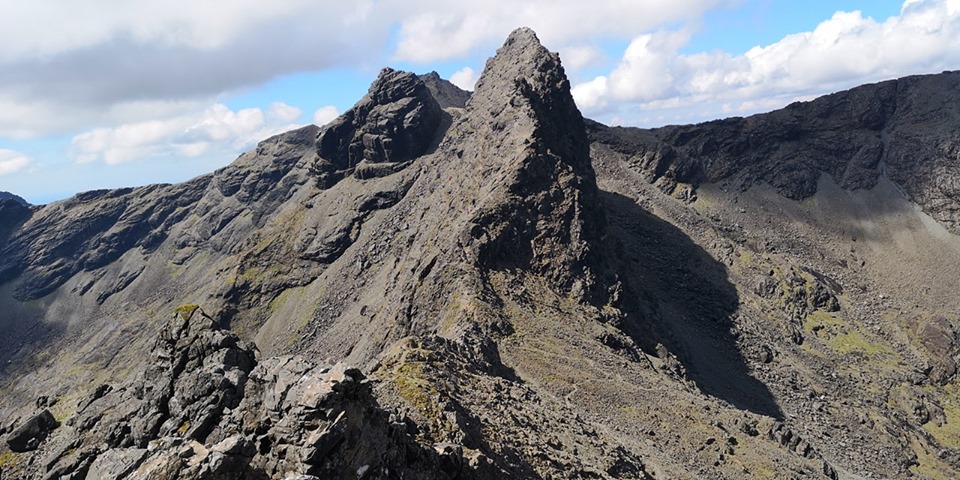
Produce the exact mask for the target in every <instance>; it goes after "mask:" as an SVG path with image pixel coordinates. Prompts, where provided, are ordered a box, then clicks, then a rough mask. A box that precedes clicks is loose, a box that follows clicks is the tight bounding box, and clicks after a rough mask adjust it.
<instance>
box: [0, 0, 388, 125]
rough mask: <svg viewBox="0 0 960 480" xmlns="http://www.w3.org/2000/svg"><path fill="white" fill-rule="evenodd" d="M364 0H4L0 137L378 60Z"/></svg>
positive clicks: (378, 41)
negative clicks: (50, 0)
mask: <svg viewBox="0 0 960 480" xmlns="http://www.w3.org/2000/svg"><path fill="white" fill-rule="evenodd" d="M373 3H374V0H358V1H354V2H322V4H320V5H318V4H317V3H316V2H311V1H307V0H276V1H272V2H267V3H264V2H261V1H253V0H230V1H227V0H211V1H208V2H207V1H205V2H200V3H197V2H193V1H187V0H164V1H159V0H146V1H140V2H120V3H118V2H115V1H112V0H91V1H89V2H65V3H63V4H57V5H56V7H55V8H52V7H51V6H50V5H49V4H47V3H45V2H6V4H5V6H4V14H3V15H2V16H0V135H2V136H6V137H16V138H28V137H36V136H43V135H51V134H60V133H65V132H70V131H75V130H78V129H81V128H89V127H90V125H96V124H121V123H127V122H136V121H145V120H148V119H152V118H163V117H164V116H169V115H173V114H175V113H183V112H162V111H161V112H155V113H151V111H150V110H149V109H137V108H136V106H137V105H142V104H164V105H170V104H175V103H201V104H210V103H212V102H213V101H215V99H216V98H217V97H219V96H222V95H223V94H225V93H226V94H228V93H229V92H231V91H236V90H238V89H243V88H248V87H251V86H256V85H259V84H262V83H264V82H266V81H269V80H270V79H273V78H276V77H277V76H280V75H284V74H289V73H294V72H303V71H316V70H323V69H326V68H333V67H339V66H345V65H351V66H357V65H360V66H363V65H379V63H380V62H381V60H380V57H381V53H380V51H381V50H382V49H383V48H384V46H385V45H386V44H387V39H388V36H389V35H390V22H391V21H393V20H392V18H393V17H392V16H391V15H389V14H381V15H372V14H371V6H372V5H373ZM386 12H387V13H389V9H388V10H387V11H386ZM41 23H42V25H43V26H44V28H43V29H42V33H41V32H40V31H38V30H37V26H38V25H39V24H41ZM357 32H362V34H358V33H357ZM193 107H194V108H195V107H196V105H193ZM134 113H139V115H133V114H134ZM124 114H125V115H124ZM24 120H25V121H24Z"/></svg>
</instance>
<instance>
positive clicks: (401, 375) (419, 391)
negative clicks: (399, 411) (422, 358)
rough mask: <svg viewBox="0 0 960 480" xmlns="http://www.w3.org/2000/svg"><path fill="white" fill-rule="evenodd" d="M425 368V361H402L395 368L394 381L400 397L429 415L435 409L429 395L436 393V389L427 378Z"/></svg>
mask: <svg viewBox="0 0 960 480" xmlns="http://www.w3.org/2000/svg"><path fill="white" fill-rule="evenodd" d="M425 368H426V363H425V362H404V363H402V364H400V366H399V367H398V368H397V370H396V377H395V378H394V382H395V383H396V385H397V393H398V394H399V395H400V398H403V399H404V400H406V402H407V403H409V404H410V405H411V406H412V407H414V408H416V409H417V410H419V411H420V412H421V413H423V414H425V415H430V414H433V413H434V410H436V406H435V405H434V402H433V400H431V396H433V395H436V394H437V389H436V387H434V386H433V385H432V384H431V383H430V381H429V380H428V379H427V375H426V372H425Z"/></svg>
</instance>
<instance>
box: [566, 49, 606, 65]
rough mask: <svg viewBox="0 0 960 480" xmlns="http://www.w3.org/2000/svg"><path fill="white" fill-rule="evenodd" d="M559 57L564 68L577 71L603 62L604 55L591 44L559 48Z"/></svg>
mask: <svg viewBox="0 0 960 480" xmlns="http://www.w3.org/2000/svg"><path fill="white" fill-rule="evenodd" d="M560 57H561V59H562V60H563V67H564V69H566V70H571V71H577V70H580V69H583V68H587V67H595V66H598V65H600V64H601V63H603V61H604V60H605V59H606V55H604V53H603V52H602V51H600V49H599V48H597V47H594V46H592V45H576V46H570V47H565V48H561V49H560Z"/></svg>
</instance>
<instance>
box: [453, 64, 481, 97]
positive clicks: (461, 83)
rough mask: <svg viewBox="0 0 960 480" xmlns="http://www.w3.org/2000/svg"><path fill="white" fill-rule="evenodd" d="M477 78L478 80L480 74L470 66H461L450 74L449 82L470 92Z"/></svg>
mask: <svg viewBox="0 0 960 480" xmlns="http://www.w3.org/2000/svg"><path fill="white" fill-rule="evenodd" d="M477 80H480V74H479V73H477V72H475V71H474V70H473V69H472V68H470V67H463V68H461V69H460V70H457V71H456V72H454V73H453V75H450V83H452V84H454V85H456V86H458V87H460V88H462V89H464V90H469V91H471V92H472V91H473V87H475V86H476V85H477Z"/></svg>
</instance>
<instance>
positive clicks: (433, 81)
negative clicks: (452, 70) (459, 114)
mask: <svg viewBox="0 0 960 480" xmlns="http://www.w3.org/2000/svg"><path fill="white" fill-rule="evenodd" d="M419 77H420V80H421V81H423V84H424V85H426V86H427V88H428V89H429V90H430V94H431V95H433V98H435V99H436V100H437V103H439V104H440V106H441V107H442V108H450V107H453V108H464V107H466V106H467V100H470V92H468V91H466V90H463V89H462V88H460V87H458V86H456V85H454V84H453V83H450V81H449V80H446V79H444V78H440V75H439V74H438V73H437V72H430V73H426V74H423V75H420V76H419Z"/></svg>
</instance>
